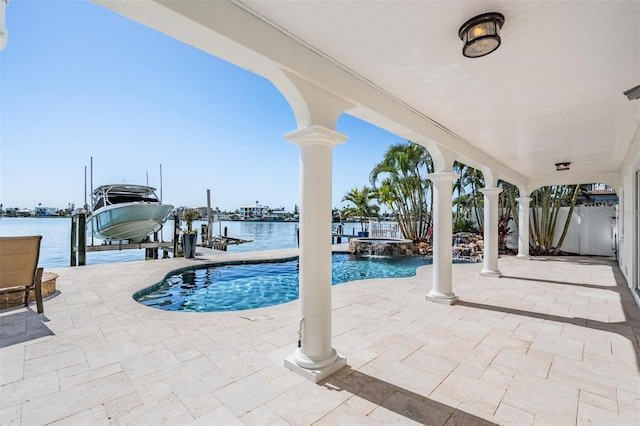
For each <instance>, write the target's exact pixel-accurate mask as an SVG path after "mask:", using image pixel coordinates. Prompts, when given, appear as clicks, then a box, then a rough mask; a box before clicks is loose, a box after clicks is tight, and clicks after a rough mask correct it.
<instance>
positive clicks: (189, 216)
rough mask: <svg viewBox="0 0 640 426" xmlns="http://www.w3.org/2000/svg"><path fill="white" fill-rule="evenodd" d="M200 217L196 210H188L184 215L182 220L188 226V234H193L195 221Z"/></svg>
mask: <svg viewBox="0 0 640 426" xmlns="http://www.w3.org/2000/svg"><path fill="white" fill-rule="evenodd" d="M199 217H200V213H198V211H197V210H196V209H187V210H185V211H184V213H182V220H184V221H185V222H186V224H187V231H186V233H187V234H193V233H194V231H193V229H192V228H191V227H192V225H193V221H194V220H196V219H198V218H199Z"/></svg>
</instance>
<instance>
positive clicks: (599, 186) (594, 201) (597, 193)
mask: <svg viewBox="0 0 640 426" xmlns="http://www.w3.org/2000/svg"><path fill="white" fill-rule="evenodd" d="M581 201H582V203H579V204H586V205H602V204H606V205H611V204H617V203H618V194H616V191H614V190H613V188H611V187H610V186H608V185H605V184H603V183H594V184H593V185H591V189H590V190H588V191H587V192H586V194H585V197H584V198H583V199H582V200H581Z"/></svg>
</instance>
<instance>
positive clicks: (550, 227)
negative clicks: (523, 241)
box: [529, 185, 580, 254]
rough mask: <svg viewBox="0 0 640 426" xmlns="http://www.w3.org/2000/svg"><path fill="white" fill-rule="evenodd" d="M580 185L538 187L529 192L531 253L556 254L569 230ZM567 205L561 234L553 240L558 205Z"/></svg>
mask: <svg viewBox="0 0 640 426" xmlns="http://www.w3.org/2000/svg"><path fill="white" fill-rule="evenodd" d="M579 193H580V185H555V186H544V187H542V188H538V189H536V190H535V191H533V193H532V194H531V198H533V201H532V203H531V207H533V209H532V210H531V216H532V219H533V220H532V222H531V223H530V224H529V230H530V234H531V238H532V243H531V252H532V253H533V254H557V253H558V252H559V251H560V248H561V247H562V243H563V242H564V239H565V237H566V235H567V231H568V230H569V224H570V223H571V216H572V215H573V209H574V207H575V205H576V200H577V198H578V194H579ZM567 206H568V207H569V214H568V216H567V219H566V220H565V223H564V227H563V230H562V235H561V236H560V238H559V239H558V241H557V242H555V241H554V236H555V233H556V227H557V224H558V215H559V213H560V207H567Z"/></svg>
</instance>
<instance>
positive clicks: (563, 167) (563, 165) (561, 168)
mask: <svg viewBox="0 0 640 426" xmlns="http://www.w3.org/2000/svg"><path fill="white" fill-rule="evenodd" d="M570 164H571V163H569V162H565V163H556V171H558V172H561V171H564V170H569V165H570Z"/></svg>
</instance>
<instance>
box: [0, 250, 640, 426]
mask: <svg viewBox="0 0 640 426" xmlns="http://www.w3.org/2000/svg"><path fill="white" fill-rule="evenodd" d="M295 254H296V250H280V251H274V252H260V253H244V254H231V253H224V254H215V253H207V254H206V255H203V256H198V257H197V258H196V259H193V260H188V259H165V260H157V261H144V262H128V263H121V264H109V265H95V266H87V267H78V268H62V269H57V270H55V272H56V273H57V274H59V278H58V282H57V288H58V289H59V293H58V294H56V295H54V297H51V298H49V299H47V300H46V301H45V314H44V315H37V314H36V313H35V312H34V311H33V310H32V309H31V308H30V309H28V310H25V309H14V310H9V311H3V312H0V385H1V387H0V424H2V425H11V424H25V425H40V424H58V423H59V424H92V425H100V424H104V425H109V424H141V425H143V424H149V425H151V424H153V425H156V424H171V425H173V424H176V425H178V424H179V425H183V424H185V425H186V424H201V425H210V424H224V425H233V424H238V425H240V424H248V425H265V424H269V425H306V424H322V425H335V424H365V425H366V424H380V423H384V424H386V423H399V424H411V423H415V424H436V425H438V424H440V425H444V424H491V423H495V424H505V425H547V424H561V425H566V424H575V425H583V424H602V425H637V424H640V402H639V401H640V372H639V366H640V362H639V359H640V355H639V354H640V349H639V346H638V335H639V333H640V312H639V310H638V308H637V306H636V305H635V303H634V301H633V299H632V295H631V293H630V291H629V289H628V288H627V287H626V284H625V283H624V282H623V279H622V276H621V274H620V272H619V270H618V268H617V266H616V264H615V262H614V261H613V260H611V259H602V258H578V257H567V258H550V259H532V260H527V261H522V260H517V259H515V258H513V257H504V258H501V259H500V262H499V266H500V269H501V271H502V272H503V274H504V277H502V278H491V277H480V276H478V272H479V271H480V270H481V268H482V265H480V264H457V265H454V267H453V270H454V274H453V277H454V292H455V293H456V294H457V295H458V296H459V297H460V302H459V303H458V304H457V305H454V306H448V305H439V304H434V303H431V302H427V301H425V299H424V296H425V295H426V293H427V292H428V291H429V289H430V288H431V267H429V266H427V267H423V268H421V269H419V270H418V271H417V275H416V276H415V277H412V278H406V279H376V280H368V281H360V282H353V283H348V284H342V285H338V286H335V287H334V288H333V335H334V338H333V346H334V347H335V348H336V349H337V350H338V351H339V352H341V353H342V354H344V355H346V357H347V360H348V366H347V367H345V368H343V369H342V370H340V371H338V372H337V373H335V374H334V375H332V376H330V377H328V378H327V379H326V380H325V381H323V382H322V383H319V384H313V383H311V382H308V381H306V380H304V379H303V378H302V377H300V376H298V375H297V374H295V373H293V372H291V371H289V370H288V369H286V368H285V367H284V366H283V359H284V357H285V356H287V355H289V354H291V353H292V352H293V350H294V349H295V345H296V341H297V333H296V332H297V319H298V302H297V301H294V302H290V303H287V304H284V305H280V306H273V307H268V308H263V309H255V310H248V311H241V312H226V313H179V312H164V311H159V310H155V309H153V308H148V307H145V306H142V305H139V304H138V303H136V302H135V301H134V300H133V299H132V297H131V295H132V294H133V293H134V292H135V291H137V290H139V289H141V288H144V287H146V286H148V285H150V284H153V283H155V282H157V281H159V280H161V279H162V278H163V277H164V275H165V274H166V273H167V272H168V271H169V270H172V269H177V268H180V267H184V266H189V265H198V264H202V263H204V262H206V261H211V260H214V259H248V258H254V257H255V258H259V259H266V258H276V257H288V256H292V255H295Z"/></svg>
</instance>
